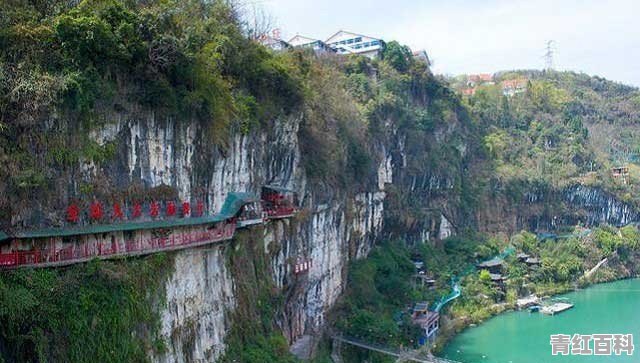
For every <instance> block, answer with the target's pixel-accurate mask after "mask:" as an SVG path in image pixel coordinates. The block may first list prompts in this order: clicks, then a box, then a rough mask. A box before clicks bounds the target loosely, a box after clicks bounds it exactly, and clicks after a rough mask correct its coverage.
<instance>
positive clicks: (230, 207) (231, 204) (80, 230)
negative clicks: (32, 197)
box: [0, 192, 257, 241]
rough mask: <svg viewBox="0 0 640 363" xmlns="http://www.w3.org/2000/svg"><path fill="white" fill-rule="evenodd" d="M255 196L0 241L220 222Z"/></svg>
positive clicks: (233, 195)
mask: <svg viewBox="0 0 640 363" xmlns="http://www.w3.org/2000/svg"><path fill="white" fill-rule="evenodd" d="M256 200H257V198H256V196H255V195H253V194H250V193H235V192H231V193H229V194H227V198H226V199H225V202H224V205H223V206H222V209H221V211H220V213H219V214H215V215H211V216H202V217H189V218H172V219H166V220H154V221H145V222H133V221H128V222H122V223H114V224H94V225H86V226H74V227H68V228H43V229H36V230H30V231H22V232H16V233H13V234H12V235H11V236H10V235H8V234H7V233H5V232H3V231H0V241H3V240H6V239H9V238H47V237H64V236H78V235H83V234H96V233H109V232H116V231H135V230H141V229H155V228H172V227H186V226H195V225H200V224H209V223H215V222H221V221H224V220H226V219H229V218H232V217H234V216H235V215H236V214H237V213H238V212H239V211H240V208H242V206H243V205H244V204H246V203H250V202H255V201H256Z"/></svg>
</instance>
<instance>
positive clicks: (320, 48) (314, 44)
mask: <svg viewBox="0 0 640 363" xmlns="http://www.w3.org/2000/svg"><path fill="white" fill-rule="evenodd" d="M288 43H289V44H291V46H292V47H294V48H307V49H313V51H314V52H316V53H323V52H334V49H333V48H331V47H329V46H328V45H327V44H326V43H325V42H323V41H322V40H320V39H314V38H309V37H305V36H303V35H300V34H297V35H296V36H294V37H293V38H291V39H290V40H289V41H288Z"/></svg>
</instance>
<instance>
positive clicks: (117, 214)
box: [112, 202, 124, 220]
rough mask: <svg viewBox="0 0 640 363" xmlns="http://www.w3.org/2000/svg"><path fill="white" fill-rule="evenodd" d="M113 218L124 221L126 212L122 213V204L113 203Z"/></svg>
mask: <svg viewBox="0 0 640 363" xmlns="http://www.w3.org/2000/svg"><path fill="white" fill-rule="evenodd" d="M112 216H113V219H114V220H122V219H124V212H122V208H121V207H120V203H118V202H116V203H113V212H112Z"/></svg>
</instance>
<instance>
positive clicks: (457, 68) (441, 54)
mask: <svg viewBox="0 0 640 363" xmlns="http://www.w3.org/2000/svg"><path fill="white" fill-rule="evenodd" d="M256 1H257V4H259V5H260V6H263V7H264V8H265V9H266V11H267V12H268V13H270V14H271V15H272V16H273V18H274V20H275V22H276V24H277V26H278V27H280V29H281V31H282V34H283V38H285V39H288V37H290V36H293V35H295V34H296V33H299V34H302V35H307V36H310V37H317V38H320V39H326V38H327V37H329V36H330V35H332V34H333V33H334V32H336V31H337V30H339V29H344V30H350V31H353V32H356V33H363V34H366V35H372V36H376V37H381V38H382V39H384V40H387V41H389V40H398V41H399V42H401V43H403V44H406V45H409V46H410V47H411V48H412V49H426V50H427V52H428V53H429V55H430V57H431V58H432V60H433V61H434V67H433V69H434V71H435V72H437V73H446V74H459V73H480V72H489V73H491V72H495V71H498V70H507V69H523V68H542V67H543V66H544V59H543V55H544V53H545V45H546V41H547V40H550V39H553V40H554V41H555V44H556V45H555V58H554V63H555V66H556V69H562V70H565V69H570V70H575V71H583V72H586V73H589V74H595V75H600V76H603V77H606V78H609V79H612V80H615V81H620V82H623V83H627V84H633V85H635V86H640V19H639V16H640V0H584V1H579V0H535V1H534V0H529V1H523V0H510V1H502V0H486V1H470V0H466V1H465V0H423V1H409V0H369V1H365V0H262V1H261V0H256Z"/></svg>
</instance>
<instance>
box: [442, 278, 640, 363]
mask: <svg viewBox="0 0 640 363" xmlns="http://www.w3.org/2000/svg"><path fill="white" fill-rule="evenodd" d="M463 294H464V291H463ZM562 296H563V297H567V298H569V300H570V301H571V302H572V303H574V304H575V306H574V307H573V309H571V310H568V311H565V312H563V313H561V314H558V315H555V316H546V315H542V314H540V313H529V312H524V311H519V312H509V313H505V314H501V315H499V316H496V317H494V318H492V319H490V320H488V321H486V322H484V323H482V324H480V325H479V326H477V327H474V328H469V329H467V330H465V331H464V332H462V333H461V334H460V335H458V336H456V337H455V338H454V339H453V340H452V341H451V342H450V343H449V344H448V345H447V347H446V348H445V350H444V352H443V356H444V357H445V358H449V359H453V360H456V361H460V362H464V363H546V362H550V363H554V362H562V363H576V362H589V363H596V362H598V363H599V362H625V363H626V362H640V279H632V280H623V281H616V282H612V283H606V284H599V285H595V286H592V287H589V288H587V289H585V290H581V291H577V292H572V293H568V294H565V295H562ZM576 333H578V334H598V333H600V334H633V338H634V345H635V348H636V349H635V351H634V353H633V355H632V356H627V355H625V354H624V353H623V355H621V356H615V355H612V356H571V355H568V356H552V355H551V345H550V344H549V336H550V335H552V334H567V335H573V334H576Z"/></svg>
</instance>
